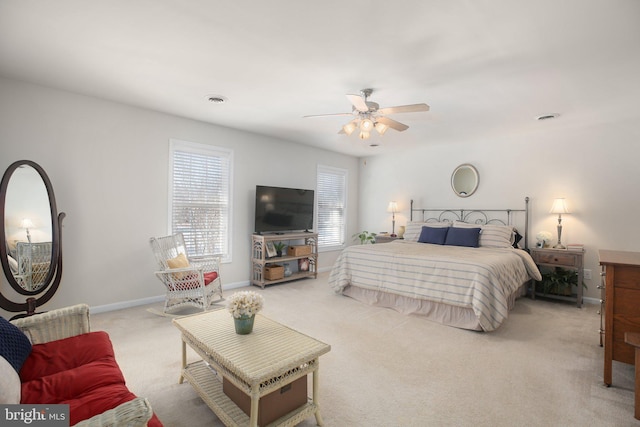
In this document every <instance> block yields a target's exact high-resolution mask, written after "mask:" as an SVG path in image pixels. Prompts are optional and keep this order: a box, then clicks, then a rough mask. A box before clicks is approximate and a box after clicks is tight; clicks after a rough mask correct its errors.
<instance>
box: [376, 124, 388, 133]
mask: <svg viewBox="0 0 640 427" xmlns="http://www.w3.org/2000/svg"><path fill="white" fill-rule="evenodd" d="M374 127H375V128H376V130H377V131H378V133H379V134H380V135H381V136H382V135H384V133H385V132H386V131H387V129H389V126H387V125H385V124H383V123H380V122H377V123H376V124H375V125H374Z"/></svg>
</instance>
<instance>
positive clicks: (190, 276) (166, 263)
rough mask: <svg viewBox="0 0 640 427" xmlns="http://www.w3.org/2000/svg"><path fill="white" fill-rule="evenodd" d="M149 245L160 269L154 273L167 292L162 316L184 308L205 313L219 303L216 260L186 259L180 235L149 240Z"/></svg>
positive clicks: (218, 262) (220, 291)
mask: <svg viewBox="0 0 640 427" xmlns="http://www.w3.org/2000/svg"><path fill="white" fill-rule="evenodd" d="M150 243H151V249H152V250H153V253H154V255H155V257H156V261H157V262H158V266H159V267H160V270H158V271H156V272H155V274H156V276H157V277H158V279H160V281H161V282H162V283H163V284H164V285H165V287H166V290H167V294H166V298H165V304H164V312H165V313H167V312H170V311H173V310H176V309H178V308H180V307H183V306H185V305H191V306H194V307H197V308H201V309H202V310H203V311H205V310H207V309H208V308H209V307H210V306H211V304H213V302H214V301H217V300H222V298H223V296H222V281H221V279H220V259H219V258H217V257H212V258H189V257H188V255H187V249H186V246H185V243H184V237H183V235H182V233H178V234H173V235H171V236H165V237H152V238H151V239H150ZM216 295H218V296H219V298H218V299H215V296H216Z"/></svg>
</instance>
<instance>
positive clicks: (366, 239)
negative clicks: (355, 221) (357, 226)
mask: <svg viewBox="0 0 640 427" xmlns="http://www.w3.org/2000/svg"><path fill="white" fill-rule="evenodd" d="M351 237H352V238H353V240H355V241H358V240H359V241H360V244H361V245H364V244H367V243H375V242H376V233H369V232H368V231H361V232H360V233H356V234H354V235H353V236H351Z"/></svg>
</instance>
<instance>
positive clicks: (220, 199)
mask: <svg viewBox="0 0 640 427" xmlns="http://www.w3.org/2000/svg"><path fill="white" fill-rule="evenodd" d="M169 146H170V148H169V152H170V154H169V157H170V158H169V168H170V170H169V228H170V230H171V231H170V232H171V233H172V234H173V233H182V234H183V235H184V240H185V244H186V246H187V252H188V253H189V256H196V257H198V256H211V255H216V256H219V257H221V260H222V261H223V262H230V261H231V218H232V216H231V188H232V179H231V177H232V176H233V175H232V168H233V151H231V150H227V149H224V148H219V147H213V146H210V145H205V144H196V143H191V142H185V141H177V140H171V141H170V144H169Z"/></svg>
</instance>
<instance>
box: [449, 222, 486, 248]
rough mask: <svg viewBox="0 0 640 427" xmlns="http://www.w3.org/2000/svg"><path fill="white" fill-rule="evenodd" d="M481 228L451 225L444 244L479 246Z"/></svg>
mask: <svg viewBox="0 0 640 427" xmlns="http://www.w3.org/2000/svg"><path fill="white" fill-rule="evenodd" d="M480 230H481V229H480V228H462V227H460V228H458V227H451V230H449V232H448V233H447V239H446V240H445V242H444V244H445V245H451V246H468V247H470V248H477V247H478V246H479V245H478V243H479V241H480Z"/></svg>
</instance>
